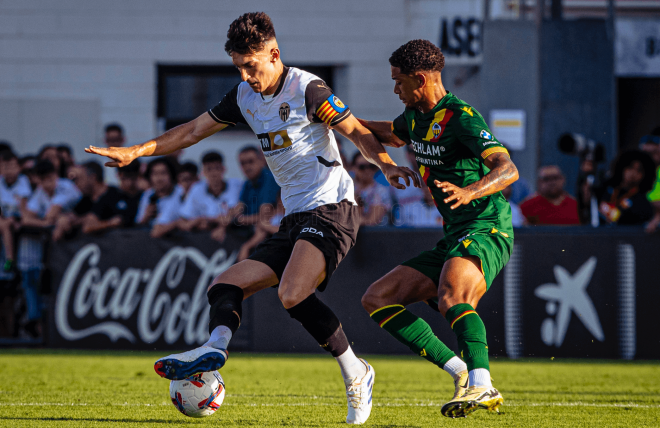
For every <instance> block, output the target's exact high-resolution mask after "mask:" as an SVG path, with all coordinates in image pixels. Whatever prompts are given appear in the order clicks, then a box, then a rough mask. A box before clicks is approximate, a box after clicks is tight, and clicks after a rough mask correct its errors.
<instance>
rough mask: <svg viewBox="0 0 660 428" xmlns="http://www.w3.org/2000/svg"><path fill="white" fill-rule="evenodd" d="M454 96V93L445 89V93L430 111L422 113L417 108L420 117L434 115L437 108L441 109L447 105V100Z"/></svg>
mask: <svg viewBox="0 0 660 428" xmlns="http://www.w3.org/2000/svg"><path fill="white" fill-rule="evenodd" d="M454 98H455V97H454V94H452V93H451V92H449V91H447V95H445V96H444V97H442V99H441V100H440V101H438V104H436V105H435V107H433V108H432V109H431V110H430V111H428V112H426V113H422V112H421V111H419V110H417V113H418V114H420V115H421V116H422V117H433V116H435V114H436V112H438V110H442V109H443V108H445V107H447V104H449V102H450V101H451V100H452V99H454Z"/></svg>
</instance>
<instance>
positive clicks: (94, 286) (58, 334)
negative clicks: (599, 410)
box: [47, 228, 660, 359]
mask: <svg viewBox="0 0 660 428" xmlns="http://www.w3.org/2000/svg"><path fill="white" fill-rule="evenodd" d="M441 236H442V233H441V232H440V231H438V230H437V229H433V230H418V229H415V230H410V229H409V230H405V231H401V230H392V229H387V228H385V229H382V228H377V229H368V228H367V229H365V230H362V231H360V236H359V237H358V241H357V245H356V246H355V248H353V249H352V250H351V252H350V253H349V255H348V257H347V258H346V259H345V260H344V261H343V262H342V264H341V265H340V267H339V269H338V270H337V271H336V273H335V275H334V276H333V278H332V280H331V282H330V285H329V287H328V289H327V290H326V292H324V293H322V294H321V298H322V300H324V301H325V302H326V303H327V304H329V305H330V306H331V307H332V308H333V310H335V311H336V313H337V315H338V316H339V318H340V320H341V321H342V324H343V326H344V329H345V331H346V334H347V336H348V337H349V340H350V341H351V342H352V343H353V345H354V347H355V349H356V351H358V352H360V353H384V354H406V353H408V352H409V351H408V350H407V349H406V348H405V347H404V346H403V345H401V344H399V343H398V342H397V341H395V340H394V339H392V338H391V337H390V336H389V335H388V334H387V333H386V332H385V331H383V330H381V329H379V328H378V326H377V325H376V324H375V323H373V321H371V319H370V318H369V316H368V314H367V313H366V312H365V311H364V309H363V308H362V306H361V304H360V298H361V297H362V294H363V293H364V291H365V290H366V289H367V287H368V286H369V285H370V284H371V283H372V282H374V281H375V280H376V279H378V278H380V277H381V276H382V275H384V274H385V273H387V272H388V271H389V270H391V269H392V268H394V267H395V266H397V265H398V264H400V263H401V262H402V261H403V260H406V259H407V258H410V257H413V256H415V255H417V254H418V253H419V252H420V251H422V250H424V249H428V248H432V247H433V246H434V245H435V243H436V241H437V240H438V239H440V238H441ZM243 239H244V238H242V237H241V236H240V235H237V234H230V236H229V237H228V239H227V240H226V241H225V242H224V243H223V244H219V243H217V242H215V241H213V240H211V239H210V238H209V237H208V236H207V235H206V234H203V233H199V234H183V233H182V234H176V235H174V236H173V237H171V238H169V239H161V240H154V239H148V232H147V231H121V230H119V231H113V232H110V233H109V234H107V235H105V236H104V237H102V238H98V237H96V238H94V237H89V236H81V237H80V238H77V239H75V240H72V241H66V242H60V243H55V244H54V245H53V247H52V248H51V256H50V259H49V262H48V268H49V271H50V273H51V276H52V278H53V282H52V284H53V292H52V294H51V295H50V298H49V302H50V303H49V311H48V312H49V316H50V318H49V323H48V336H47V345H48V346H51V347H61V348H99V349H122V348H123V349H145V350H154V349H157V350H163V351H165V350H170V349H184V348H188V347H190V346H194V345H197V344H201V343H203V342H204V341H205V340H206V338H207V335H208V332H207V324H208V303H207V301H206V288H207V286H208V284H209V283H210V281H211V280H212V278H213V277H215V276H216V275H218V274H219V273H220V272H222V271H223V270H225V269H227V268H228V267H229V266H231V265H232V264H233V263H234V261H235V257H236V252H237V251H238V248H239V247H240V245H241V243H242V242H243ZM117 242H122V246H121V247H118V246H117V245H116V243H117ZM659 245H660V237H658V236H648V235H645V234H643V233H642V231H641V230H637V229H626V228H622V230H621V229H616V230H614V229H611V230H605V231H603V230H594V229H590V228H584V229H583V228H571V229H570V231H562V230H558V229H555V228H547V229H544V228H535V229H534V230H533V231H529V230H517V231H516V244H515V249H514V253H513V256H512V258H511V260H510V262H509V264H508V265H507V267H506V268H505V270H504V272H503V273H501V274H500V275H499V276H498V277H497V278H496V280H495V282H494V283H493V285H492V286H491V288H490V290H489V291H488V293H487V294H486V296H485V297H484V298H483V299H482V302H481V303H480V305H479V307H478V311H479V314H480V315H481V317H482V318H483V320H484V323H485V324H486V327H487V331H488V342H489V350H490V353H491V354H492V355H494V356H508V357H511V358H519V357H525V356H536V357H538V356H543V357H572V358H625V359H632V358H644V359H657V358H660V333H659V332H658V330H657V328H655V326H656V325H657V323H656V322H655V308H654V306H655V304H656V302H658V301H659V300H660V289H658V287H656V286H655V285H656V284H657V282H658V281H657V270H656V269H655V266H654V263H655V260H654V258H655V257H656V255H657V248H658V246H659ZM412 310H413V311H414V312H415V313H416V314H418V315H420V316H422V317H423V318H425V319H426V320H427V321H429V323H430V324H431V326H432V327H433V329H434V332H435V333H436V334H437V336H438V337H439V338H440V339H441V340H443V341H444V342H445V343H447V344H448V345H449V346H450V347H452V348H453V349H456V340H455V337H454V335H453V332H452V331H451V330H450V328H449V327H448V325H447V323H446V322H445V321H444V319H443V317H441V316H440V315H439V314H438V313H437V312H435V311H433V310H432V309H431V308H430V307H429V306H428V305H426V304H422V303H418V304H416V305H413V306H412ZM638 338H639V340H638ZM232 350H234V351H250V352H276V353H290V352H305V353H316V352H322V351H321V350H320V348H319V347H318V345H317V344H316V343H315V341H314V340H313V339H312V338H311V337H309V335H308V334H307V333H306V332H305V331H304V329H303V328H302V326H300V325H299V324H298V323H296V322H294V321H292V320H291V319H290V317H289V316H288V314H287V313H286V311H284V310H283V308H282V305H281V303H280V301H279V300H278V298H277V292H276V290H275V289H269V290H265V291H263V292H261V293H258V294H256V295H255V296H253V297H251V298H250V299H248V300H247V301H246V302H245V305H244V317H243V323H242V326H241V328H240V329H239V331H238V332H237V334H236V336H235V337H234V338H233V340H232Z"/></svg>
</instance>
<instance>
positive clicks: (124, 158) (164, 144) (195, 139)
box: [85, 112, 228, 167]
mask: <svg viewBox="0 0 660 428" xmlns="http://www.w3.org/2000/svg"><path fill="white" fill-rule="evenodd" d="M227 126H228V125H227V124H224V123H218V122H216V121H215V120H213V119H212V118H211V116H210V115H209V114H208V113H206V112H205V113H203V114H202V115H200V116H199V117H198V118H196V119H194V120H191V121H190V122H188V123H184V124H183V125H179V126H177V127H175V128H172V129H170V130H169V131H167V132H166V133H164V134H163V135H161V136H160V137H158V138H155V139H153V140H149V141H147V142H146V143H143V144H137V145H135V146H130V147H107V148H105V147H94V146H89V147H88V148H86V149H85V151H86V152H87V153H94V154H97V155H100V156H107V157H109V158H110V159H111V161H110V162H106V164H105V166H113V167H121V166H126V165H128V164H129V163H131V162H133V160H135V159H137V158H139V157H142V156H162V155H167V154H170V153H172V152H175V151H177V150H179V149H185V148H186V147H190V146H192V145H193V144H197V143H199V142H200V141H201V140H203V139H204V138H206V137H209V136H211V135H213V134H215V133H216V132H218V131H220V130H222V129H224V128H226V127H227Z"/></svg>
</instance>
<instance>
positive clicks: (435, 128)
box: [431, 122, 442, 138]
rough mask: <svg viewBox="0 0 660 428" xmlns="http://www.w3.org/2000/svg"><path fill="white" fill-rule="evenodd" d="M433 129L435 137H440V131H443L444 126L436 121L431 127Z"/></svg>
mask: <svg viewBox="0 0 660 428" xmlns="http://www.w3.org/2000/svg"><path fill="white" fill-rule="evenodd" d="M431 131H433V137H435V138H438V135H440V131H442V127H441V126H440V125H439V124H438V122H434V123H433V126H432V127H431Z"/></svg>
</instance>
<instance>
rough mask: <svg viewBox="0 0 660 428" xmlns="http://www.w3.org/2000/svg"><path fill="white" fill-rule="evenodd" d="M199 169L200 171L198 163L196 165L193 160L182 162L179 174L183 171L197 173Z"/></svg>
mask: <svg viewBox="0 0 660 428" xmlns="http://www.w3.org/2000/svg"><path fill="white" fill-rule="evenodd" d="M197 171H198V168H197V165H195V164H194V163H192V162H186V163H182V164H181V166H179V174H181V173H182V172H189V173H191V174H192V175H197Z"/></svg>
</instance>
